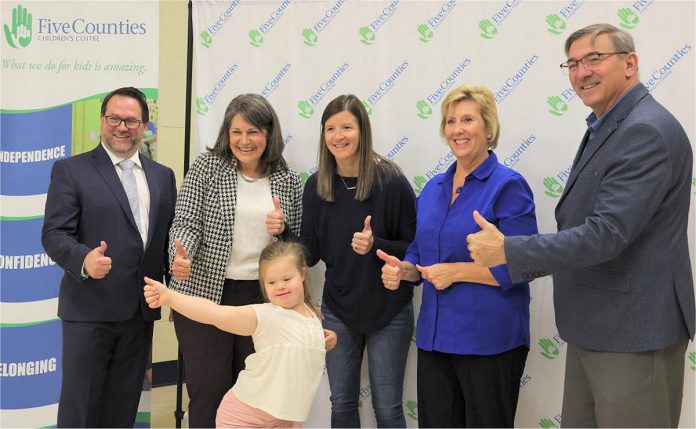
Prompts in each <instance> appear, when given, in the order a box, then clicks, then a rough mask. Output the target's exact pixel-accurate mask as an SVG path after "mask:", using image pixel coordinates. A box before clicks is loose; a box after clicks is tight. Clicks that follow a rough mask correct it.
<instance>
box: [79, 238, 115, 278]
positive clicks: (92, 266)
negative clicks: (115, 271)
mask: <svg viewBox="0 0 696 429" xmlns="http://www.w3.org/2000/svg"><path fill="white" fill-rule="evenodd" d="M84 265H85V271H86V272H87V274H89V276H90V277H92V278H93V279H103V278H104V277H106V275H107V274H109V271H111V258H109V257H108V256H106V242H104V241H102V242H101V243H100V244H99V247H95V248H94V249H92V250H91V251H90V252H89V253H88V254H87V256H85V262H84Z"/></svg>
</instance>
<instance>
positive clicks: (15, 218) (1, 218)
mask: <svg viewBox="0 0 696 429" xmlns="http://www.w3.org/2000/svg"><path fill="white" fill-rule="evenodd" d="M43 217H44V215H36V216H21V217H9V216H0V221H4V222H16V221H19V220H34V219H42V218H43Z"/></svg>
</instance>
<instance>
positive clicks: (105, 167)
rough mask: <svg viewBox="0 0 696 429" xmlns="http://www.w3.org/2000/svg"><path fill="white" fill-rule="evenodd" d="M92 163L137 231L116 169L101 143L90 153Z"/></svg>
mask: <svg viewBox="0 0 696 429" xmlns="http://www.w3.org/2000/svg"><path fill="white" fill-rule="evenodd" d="M92 163H93V164H94V168H95V169H96V170H97V172H98V173H99V175H100V176H101V177H102V179H104V181H105V182H106V184H107V186H108V187H109V189H111V192H113V194H114V197H115V198H116V200H117V201H118V204H119V205H120V206H121V210H123V213H124V214H125V215H126V217H127V218H128V220H129V221H130V223H131V225H132V226H133V228H134V229H135V231H136V232H137V231H138V227H137V226H136V224H135V218H133V212H132V211H131V208H130V204H129V203H128V196H126V191H125V190H124V189H123V184H122V183H121V179H119V177H118V174H117V173H116V168H117V167H115V166H114V164H112V163H111V158H109V155H108V154H107V153H106V149H104V147H102V145H101V143H100V144H98V145H97V147H96V148H94V150H93V151H92Z"/></svg>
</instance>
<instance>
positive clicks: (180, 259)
mask: <svg viewBox="0 0 696 429" xmlns="http://www.w3.org/2000/svg"><path fill="white" fill-rule="evenodd" d="M174 247H176V253H175V254H174V260H173V261H172V276H174V279H175V280H188V278H189V277H190V276H191V260H190V259H189V256H188V253H187V252H186V249H185V248H184V245H183V244H181V240H179V239H178V238H175V239H174Z"/></svg>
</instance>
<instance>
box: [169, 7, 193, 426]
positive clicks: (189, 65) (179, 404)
mask: <svg viewBox="0 0 696 429" xmlns="http://www.w3.org/2000/svg"><path fill="white" fill-rule="evenodd" d="M192 80H193V3H192V2H191V0H189V2H188V35H187V46H186V113H185V117H184V175H186V173H187V172H188V169H189V162H190V154H191V97H192V96H191V93H192V91H191V87H192V84H191V82H192ZM183 381H184V356H183V355H182V354H181V348H180V347H179V349H178V355H177V362H176V411H174V418H175V419H176V427H177V428H181V420H183V418H184V411H183V409H182V408H183V400H182V399H183Z"/></svg>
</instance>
